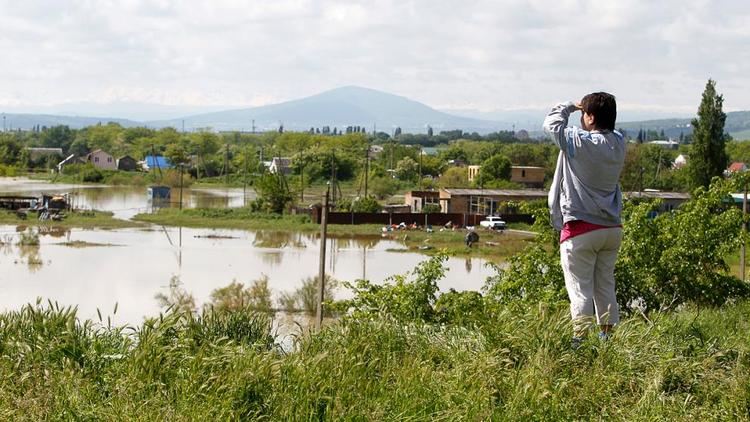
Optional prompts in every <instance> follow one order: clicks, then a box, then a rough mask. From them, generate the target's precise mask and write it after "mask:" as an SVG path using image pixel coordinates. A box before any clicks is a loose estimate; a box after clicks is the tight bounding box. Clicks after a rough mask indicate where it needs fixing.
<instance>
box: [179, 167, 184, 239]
mask: <svg viewBox="0 0 750 422" xmlns="http://www.w3.org/2000/svg"><path fill="white" fill-rule="evenodd" d="M183 171H184V169H183V168H182V164H180V210H182V174H183ZM180 233H182V232H180Z"/></svg>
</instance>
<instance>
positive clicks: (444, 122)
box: [148, 86, 507, 133]
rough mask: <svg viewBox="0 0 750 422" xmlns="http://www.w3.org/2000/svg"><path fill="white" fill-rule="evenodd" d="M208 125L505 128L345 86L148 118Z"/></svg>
mask: <svg viewBox="0 0 750 422" xmlns="http://www.w3.org/2000/svg"><path fill="white" fill-rule="evenodd" d="M183 120H184V124H185V128H186V129H192V128H204V127H211V128H213V129H214V130H238V129H240V130H250V129H251V127H252V124H253V120H255V127H256V129H257V130H275V129H278V127H279V125H280V124H283V125H284V128H285V129H288V130H295V131H302V130H308V129H310V128H311V127H316V128H318V127H322V126H330V127H331V129H333V127H338V128H343V127H346V126H364V127H366V128H367V130H368V131H372V128H373V126H376V127H377V129H378V130H380V131H384V132H387V133H390V132H391V131H392V130H393V129H394V128H395V127H400V128H401V130H402V131H403V132H405V133H406V132H409V133H425V132H426V131H427V126H428V125H429V126H431V127H432V128H433V129H434V130H435V132H436V133H437V132H439V131H441V130H450V129H462V130H465V131H477V132H480V133H486V132H491V131H496V130H501V129H505V128H506V126H507V125H503V124H501V123H498V122H493V121H489V120H482V119H473V118H467V117H461V116H454V115H451V114H448V113H444V112H441V111H438V110H435V109H433V108H431V107H428V106H427V105H425V104H422V103H419V102H417V101H413V100H410V99H408V98H405V97H401V96H398V95H393V94H388V93H386V92H382V91H376V90H374V89H368V88H361V87H356V86H348V87H343V88H337V89H333V90H330V91H326V92H323V93H321V94H317V95H313V96H310V97H305V98H301V99H298V100H293V101H287V102H283V103H279V104H273V105H267V106H262V107H253V108H246V109H240V110H228V111H221V112H214V113H206V114H199V115H194V116H189V117H185V118H184V119H172V120H161V121H152V122H149V123H148V124H149V126H156V127H163V126H173V127H176V128H180V127H182V124H183Z"/></svg>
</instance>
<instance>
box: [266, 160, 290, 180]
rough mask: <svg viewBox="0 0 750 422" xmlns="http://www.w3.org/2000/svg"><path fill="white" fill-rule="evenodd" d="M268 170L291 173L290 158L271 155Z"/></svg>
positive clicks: (284, 173)
mask: <svg viewBox="0 0 750 422" xmlns="http://www.w3.org/2000/svg"><path fill="white" fill-rule="evenodd" d="M268 171H269V172H271V173H273V174H277V173H280V174H283V175H285V176H286V175H289V174H291V173H292V159H291V158H285V157H273V158H272V159H271V161H269V162H268Z"/></svg>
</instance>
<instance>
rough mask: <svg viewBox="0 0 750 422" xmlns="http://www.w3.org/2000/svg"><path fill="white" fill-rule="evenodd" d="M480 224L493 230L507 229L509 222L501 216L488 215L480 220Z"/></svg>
mask: <svg viewBox="0 0 750 422" xmlns="http://www.w3.org/2000/svg"><path fill="white" fill-rule="evenodd" d="M479 225H480V226H482V227H486V228H488V229H493V230H505V228H506V227H507V224H506V223H505V221H503V219H502V218H500V217H487V218H485V219H484V220H482V221H480V222H479Z"/></svg>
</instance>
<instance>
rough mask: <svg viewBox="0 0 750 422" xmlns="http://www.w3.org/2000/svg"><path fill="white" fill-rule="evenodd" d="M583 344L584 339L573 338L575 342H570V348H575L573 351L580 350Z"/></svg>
mask: <svg viewBox="0 0 750 422" xmlns="http://www.w3.org/2000/svg"><path fill="white" fill-rule="evenodd" d="M582 343H583V339H582V338H580V337H573V340H572V341H571V342H570V346H571V347H572V348H573V350H578V349H579V348H580V347H581V344H582Z"/></svg>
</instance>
